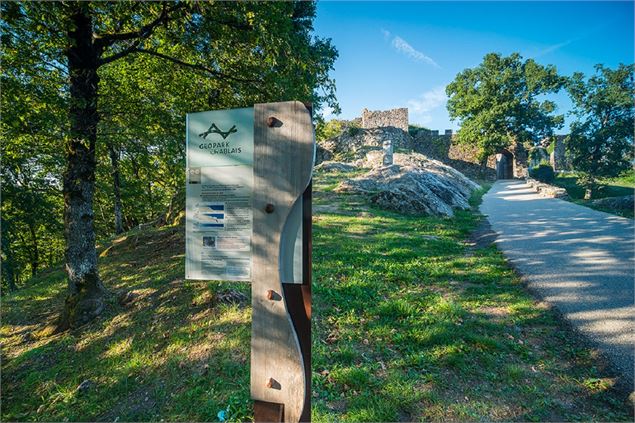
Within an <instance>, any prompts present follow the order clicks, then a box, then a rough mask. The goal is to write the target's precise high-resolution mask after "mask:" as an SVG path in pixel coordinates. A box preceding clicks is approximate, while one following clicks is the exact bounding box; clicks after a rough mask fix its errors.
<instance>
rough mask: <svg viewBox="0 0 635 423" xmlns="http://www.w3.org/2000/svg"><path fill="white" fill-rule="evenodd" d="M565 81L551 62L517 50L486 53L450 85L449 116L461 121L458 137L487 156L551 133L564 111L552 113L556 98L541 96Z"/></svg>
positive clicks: (481, 155) (557, 87) (561, 118)
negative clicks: (503, 53)
mask: <svg viewBox="0 0 635 423" xmlns="http://www.w3.org/2000/svg"><path fill="white" fill-rule="evenodd" d="M564 82H565V80H564V78H562V77H560V76H558V73H557V71H556V68H555V67H554V66H552V65H548V66H543V65H540V64H538V63H537V62H535V61H534V60H533V59H528V60H525V61H523V60H522V57H521V56H520V55H519V54H518V53H513V54H512V55H510V56H507V57H504V56H501V55H500V54H497V53H489V54H487V55H486V56H485V57H484V59H483V63H481V64H480V65H479V66H477V67H475V68H472V69H465V70H464V71H462V72H460V73H459V74H458V75H457V76H456V78H455V79H454V81H453V82H451V83H450V84H449V85H448V86H447V87H446V93H447V95H448V97H449V100H448V103H447V107H448V111H449V113H450V118H451V119H453V120H454V119H458V120H459V121H460V126H461V129H460V130H459V131H458V133H457V137H456V139H457V141H458V142H461V143H465V144H474V145H476V146H477V147H478V149H479V156H480V159H485V158H487V157H488V156H491V155H492V154H495V153H497V152H499V151H500V150H501V149H504V148H508V147H510V146H511V145H513V144H514V143H520V144H523V143H528V142H530V141H537V140H540V139H542V138H544V137H545V136H549V135H552V133H553V130H554V128H559V127H561V126H562V123H563V122H564V117H563V116H562V115H554V114H553V113H554V112H555V110H556V105H555V103H554V102H552V101H550V100H542V101H541V100H540V98H541V96H543V95H544V94H549V93H552V92H556V91H558V90H559V89H560V88H561V87H562V86H563V84H564Z"/></svg>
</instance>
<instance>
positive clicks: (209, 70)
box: [133, 48, 262, 83]
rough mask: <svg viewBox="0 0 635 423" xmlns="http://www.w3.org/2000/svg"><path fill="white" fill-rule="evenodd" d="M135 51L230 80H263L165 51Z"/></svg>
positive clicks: (140, 49)
mask: <svg viewBox="0 0 635 423" xmlns="http://www.w3.org/2000/svg"><path fill="white" fill-rule="evenodd" d="M133 52H134V53H143V54H148V55H150V56H155V57H159V58H161V59H164V60H167V61H169V62H172V63H176V64H177V65H179V66H183V67H186V68H190V69H196V70H200V71H203V72H207V73H209V74H212V75H214V76H217V77H219V78H221V79H229V80H232V81H236V82H255V83H257V82H262V81H260V80H258V79H246V78H238V77H235V76H232V75H228V74H226V73H223V72H219V71H217V70H215V69H212V68H208V67H207V66H203V65H201V64H197V63H187V62H184V61H182V60H179V59H177V58H174V57H171V56H167V55H165V54H163V53H159V52H156V51H153V50H145V49H142V48H138V49H135V50H134V51H133Z"/></svg>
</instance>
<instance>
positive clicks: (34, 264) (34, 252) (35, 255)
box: [29, 222, 40, 277]
mask: <svg viewBox="0 0 635 423" xmlns="http://www.w3.org/2000/svg"><path fill="white" fill-rule="evenodd" d="M29 233H30V234H31V277H35V275H37V268H38V267H39V262H40V253H39V251H38V248H37V233H36V232H35V226H34V225H33V222H29Z"/></svg>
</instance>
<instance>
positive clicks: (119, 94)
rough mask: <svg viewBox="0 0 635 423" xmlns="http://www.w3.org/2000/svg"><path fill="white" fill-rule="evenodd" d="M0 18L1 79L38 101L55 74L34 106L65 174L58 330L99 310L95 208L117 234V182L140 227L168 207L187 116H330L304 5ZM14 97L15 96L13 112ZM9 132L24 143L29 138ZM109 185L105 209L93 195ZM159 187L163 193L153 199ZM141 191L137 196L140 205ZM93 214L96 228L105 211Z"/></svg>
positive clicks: (6, 13)
mask: <svg viewBox="0 0 635 423" xmlns="http://www.w3.org/2000/svg"><path fill="white" fill-rule="evenodd" d="M1 7H2V15H3V21H2V24H1V25H2V29H3V34H4V35H3V47H4V46H8V49H7V50H5V49H4V48H3V56H10V59H11V60H10V61H9V62H15V69H16V70H13V69H9V71H8V75H9V78H10V79H12V81H13V82H14V83H15V84H16V86H19V85H20V84H22V85H24V84H23V81H30V80H31V81H34V82H33V84H32V85H33V86H34V87H35V88H36V89H37V87H38V84H39V82H38V81H40V80H46V79H47V78H48V74H49V73H50V72H51V71H55V72H54V75H57V72H59V75H61V78H60V80H56V81H55V82H54V83H51V84H50V85H51V86H52V87H53V88H54V89H53V92H55V93H57V96H58V99H57V100H59V102H58V103H59V104H58V103H55V102H46V103H45V104H47V105H49V106H50V107H51V108H52V109H53V110H55V111H57V112H58V114H59V116H57V117H56V118H55V119H52V120H51V122H57V123H61V124H59V125H58V126H57V128H58V129H57V130H55V131H53V133H54V134H57V137H56V138H55V141H56V142H57V145H56V146H55V147H56V148H57V150H56V151H58V152H59V151H63V152H64V154H63V159H64V163H65V164H64V167H65V170H64V172H63V174H62V173H61V172H60V173H56V174H55V178H56V182H57V183H58V185H61V187H62V192H63V197H64V212H63V213H64V234H65V242H66V249H65V259H66V269H67V273H68V280H69V295H68V297H67V299H66V305H65V310H64V313H63V315H62V319H61V322H60V323H61V327H62V328H64V327H68V326H77V325H81V324H83V323H85V322H87V321H89V320H91V319H92V318H94V317H95V316H96V315H98V314H99V313H100V312H101V310H102V309H103V307H104V303H105V302H104V296H105V288H104V286H103V284H102V282H101V280H100V278H99V274H98V271H97V255H96V251H95V241H96V231H95V228H96V223H97V224H98V223H99V222H100V219H99V217H97V218H96V215H95V212H94V211H95V208H94V206H95V205H97V207H98V208H100V207H101V206H102V205H112V206H113V208H114V209H115V213H114V216H116V217H115V218H114V219H113V220H114V222H113V223H114V227H115V231H119V230H121V229H122V226H123V224H124V222H125V217H124V215H125V212H126V207H131V204H128V206H127V205H126V188H125V186H121V185H122V184H121V181H122V180H124V181H126V182H129V183H131V184H133V183H134V184H142V185H143V186H144V188H145V190H142V191H138V190H135V193H134V194H130V193H129V196H128V199H130V200H131V201H130V203H132V202H134V203H135V204H134V206H132V207H133V208H134V209H136V208H138V206H139V204H142V205H143V204H146V205H148V204H149V205H150V206H149V208H150V210H148V211H146V212H145V213H144V216H143V217H147V216H148V215H149V216H153V215H156V211H155V209H154V204H155V203H159V204H165V203H164V202H163V201H155V200H163V199H164V197H165V196H172V195H174V194H177V193H176V192H175V191H176V189H175V187H176V186H177V185H179V184H180V185H182V184H181V182H182V181H181V180H180V177H178V176H175V175H179V174H182V173H183V172H182V165H183V151H184V148H183V144H182V143H183V134H182V125H183V121H184V111H192V110H201V109H204V108H208V107H210V105H213V106H214V107H216V106H221V105H222V106H227V107H237V106H247V105H250V104H253V103H255V102H267V101H280V100H287V99H290V98H294V99H299V100H302V101H311V102H313V104H314V107H316V108H319V107H320V106H321V105H322V104H329V105H331V106H336V103H335V91H334V85H333V81H332V80H331V79H330V78H329V76H328V73H329V70H330V69H331V68H332V66H333V63H334V60H335V58H336V56H337V53H336V51H335V49H334V48H333V47H332V45H331V44H330V42H329V41H328V40H321V39H317V38H314V37H313V36H312V35H311V31H312V20H313V17H314V15H315V4H314V3H312V2H289V3H283V2H268V3H255V2H214V3H201V2H187V1H176V2H156V3H155V2H94V3H93V2H64V3H37V2H20V3H18V2H4V3H2V5H1ZM21 55H24V56H25V57H26V59H24V58H22V57H21ZM25 60H29V61H31V63H30V64H29V65H27V64H25V63H24V61H25ZM5 66H6V61H5ZM175 75H176V78H175ZM118 84H121V87H117V85H118ZM31 88H33V87H31ZM25 94H26V89H23V90H21V91H20V93H19V95H17V96H16V98H17V99H18V101H19V99H20V98H21V97H22V96H24V95H25ZM192 99H194V100H195V101H192V102H189V101H191V100H192ZM57 100H56V101H57ZM4 101H5V99H4V93H3V102H4ZM54 104H55V105H58V106H61V107H59V108H57V107H53V105H54ZM164 118H165V119H164ZM49 125H50V126H55V125H51V124H50V123H49ZM177 127H179V130H178V135H177V132H176V131H175V130H174V129H175V128H177ZM30 129H31V130H32V132H33V128H30ZM38 129H39V128H35V133H36V136H37V137H39V135H40V134H39V132H38ZM15 132H16V134H17V135H19V136H25V135H24V134H25V133H26V132H27V129H26V128H22V130H18V131H15ZM98 140H99V142H98ZM29 142H30V143H34V142H35V140H33V139H32V140H30V141H29ZM171 155H172V156H175V157H177V158H174V157H172V158H171V157H170V156H171ZM58 156H59V154H58ZM34 161H35V162H37V161H38V157H37V156H36V157H35V158H34ZM105 163H110V171H108V170H106V167H105V166H104V164H105ZM131 174H132V175H134V176H131ZM104 175H106V176H108V177H109V179H111V180H112V184H108V183H106V182H105V181H104V178H103V177H104ZM100 176H101V177H102V178H100V179H99V180H98V179H97V178H98V177H100ZM136 176H138V177H139V178H136ZM117 180H118V181H117ZM109 185H110V186H112V188H111V189H110V190H111V192H112V197H111V198H109V199H107V198H105V197H104V196H102V193H103V192H107V191H108V190H109V188H107V187H108V186H109ZM96 186H97V188H98V190H97V192H96V191H95V187H96ZM157 186H162V188H159V189H158V194H159V197H157V188H156V187H157ZM117 192H118V193H117ZM140 192H142V193H143V194H142V195H145V194H147V197H146V198H141V199H140V198H139V195H140V194H139V193H140ZM15 205H16V208H18V209H19V208H21V209H23V210H24V209H26V208H25V207H24V205H23V204H19V202H16V203H15ZM117 210H118V211H117ZM98 211H99V212H100V213H99V214H100V215H101V216H102V219H101V221H102V222H105V221H106V220H107V219H106V218H105V213H104V210H103V208H102V209H101V210H98ZM133 213H136V212H133ZM119 216H121V219H120V218H119ZM97 228H98V229H99V228H100V226H99V225H98V226H97ZM4 245H5V242H3V251H4Z"/></svg>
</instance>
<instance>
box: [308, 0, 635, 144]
mask: <svg viewBox="0 0 635 423" xmlns="http://www.w3.org/2000/svg"><path fill="white" fill-rule="evenodd" d="M314 27H315V33H316V35H318V36H320V37H326V38H331V39H332V41H333V44H334V45H335V46H336V47H337V49H338V51H339V59H338V60H337V62H336V64H335V70H334V71H333V73H332V76H333V77H334V78H335V80H336V83H337V96H338V100H339V103H340V106H341V108H342V114H341V115H339V116H338V117H339V118H343V119H352V118H354V117H357V116H359V115H360V113H361V110H362V109H363V108H364V107H366V108H368V109H370V110H384V109H390V108H395V107H408V108H409V114H410V122H411V123H418V124H422V125H424V126H427V127H429V128H431V129H440V130H443V129H446V128H452V129H457V128H458V125H457V122H456V121H455V122H452V121H450V119H449V116H448V113H447V110H446V108H445V101H446V97H445V92H444V88H445V86H446V85H447V84H448V83H449V82H451V81H452V80H453V79H454V77H455V76H456V74H457V73H458V72H460V71H462V70H463V69H465V68H468V67H474V66H477V65H478V64H479V63H480V62H481V61H482V58H483V56H484V55H485V54H486V53H489V52H499V53H502V54H505V55H508V54H510V53H512V52H519V53H521V54H522V55H523V57H525V58H530V57H531V58H534V59H535V60H536V61H538V62H539V63H542V64H553V65H555V66H556V67H557V68H558V71H559V72H560V73H561V74H563V75H571V74H572V73H573V72H575V71H581V72H583V73H585V74H586V75H588V74H591V73H592V72H593V66H594V65H595V64H597V63H602V64H604V65H606V66H609V67H615V66H617V65H618V64H619V63H633V48H634V47H633V2H632V1H631V2H626V1H624V2H573V1H568V2H446V1H437V2H365V1H357V2H338V1H320V2H319V3H318V9H317V18H316V20H315V24H314ZM554 100H555V101H556V102H557V103H558V105H559V111H560V112H561V113H562V112H564V113H566V112H568V111H569V110H570V107H571V103H570V101H569V100H568V97H567V96H566V94H565V93H561V94H558V95H556V96H555V97H554ZM325 112H326V113H327V114H328V110H326V111H325ZM332 117H334V116H332V115H331V116H327V119H328V118H332ZM569 121H570V119H567V122H569ZM567 126H568V125H567ZM557 132H558V133H566V132H567V127H566V126H565V128H563V129H562V130H559V131H557Z"/></svg>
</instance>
